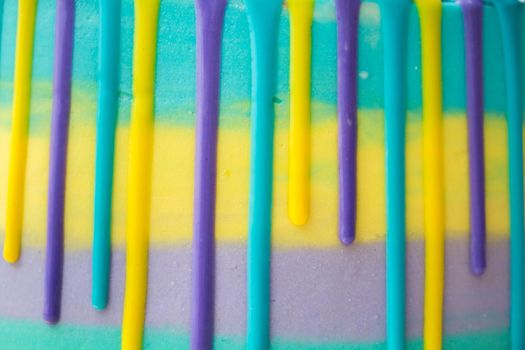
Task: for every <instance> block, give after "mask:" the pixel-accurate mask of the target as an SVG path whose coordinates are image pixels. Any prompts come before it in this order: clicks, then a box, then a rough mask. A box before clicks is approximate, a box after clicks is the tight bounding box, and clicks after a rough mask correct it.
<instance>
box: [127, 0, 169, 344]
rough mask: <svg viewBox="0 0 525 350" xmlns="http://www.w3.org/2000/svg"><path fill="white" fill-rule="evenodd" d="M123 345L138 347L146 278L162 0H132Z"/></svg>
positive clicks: (140, 337) (143, 309) (140, 339)
mask: <svg viewBox="0 0 525 350" xmlns="http://www.w3.org/2000/svg"><path fill="white" fill-rule="evenodd" d="M134 3H135V36H134V45H133V82H132V84H133V104H132V107H131V125H130V139H129V170H128V208H127V227H126V286H125V289H124V310H123V316H122V350H133V349H141V348H142V339H143V335H144V320H145V316H146V293H147V281H148V245H149V230H150V211H151V167H152V157H153V120H154V115H155V107H154V99H155V91H154V90H155V61H156V56H157V25H158V23H157V22H158V15H159V6H160V0H135V2H134Z"/></svg>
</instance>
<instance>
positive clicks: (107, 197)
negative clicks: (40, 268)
mask: <svg viewBox="0 0 525 350" xmlns="http://www.w3.org/2000/svg"><path fill="white" fill-rule="evenodd" d="M99 6H100V34H99V53H98V55H99V67H98V85H99V86H98V113H97V141H96V156H95V158H96V161H95V208H94V213H95V216H94V225H93V227H94V232H93V285H92V295H91V303H92V305H93V307H94V308H95V309H99V310H102V309H105V308H106V306H107V304H108V293H109V276H110V266H111V206H112V196H113V161H114V153H115V128H116V124H117V116H118V96H119V57H120V45H119V42H120V0H100V1H99Z"/></svg>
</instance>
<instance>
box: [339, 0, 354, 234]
mask: <svg viewBox="0 0 525 350" xmlns="http://www.w3.org/2000/svg"><path fill="white" fill-rule="evenodd" d="M335 4H336V8H337V111H338V117H337V118H338V134H339V136H338V143H339V158H338V159H339V240H340V241H341V242H342V243H343V244H350V243H352V242H353V241H354V239H355V230H356V204H357V203H356V194H357V179H356V175H357V170H356V165H357V38H358V35H357V31H358V24H359V23H358V22H359V6H360V1H359V0H338V1H336V3H335Z"/></svg>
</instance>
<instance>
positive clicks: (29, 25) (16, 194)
mask: <svg viewBox="0 0 525 350" xmlns="http://www.w3.org/2000/svg"><path fill="white" fill-rule="evenodd" d="M2 6H3V4H2ZM36 6H37V0H19V1H18V24H17V30H16V53H15V74H14V78H13V84H14V91H13V117H12V125H11V143H10V149H9V151H10V153H9V174H8V185H7V214H6V227H5V242H4V259H5V261H7V262H9V263H14V262H16V261H17V260H18V258H19V257H20V250H21V241H22V229H23V227H22V226H23V222H24V192H25V190H24V188H25V177H26V161H27V139H28V128H29V109H30V101H31V72H32V67H33V41H34V36H35V21H36Z"/></svg>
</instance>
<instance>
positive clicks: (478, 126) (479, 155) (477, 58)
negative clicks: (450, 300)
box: [460, 0, 487, 275]
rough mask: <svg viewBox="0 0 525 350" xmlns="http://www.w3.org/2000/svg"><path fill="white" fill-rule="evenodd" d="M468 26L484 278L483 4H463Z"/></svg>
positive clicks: (473, 184)
mask: <svg viewBox="0 0 525 350" xmlns="http://www.w3.org/2000/svg"><path fill="white" fill-rule="evenodd" d="M460 4H461V7H462V10H463V19H464V22H465V54H466V61H467V62H466V69H467V77H466V81H467V116H468V142H469V176H470V269H471V271H472V273H473V274H475V275H481V274H483V272H484V271H485V268H486V267H487V262H486V256H485V244H486V227H485V162H484V159H483V157H484V153H483V152H484V151H483V148H484V146H483V46H482V40H483V38H482V35H483V28H482V25H483V4H482V3H481V0H461V1H460Z"/></svg>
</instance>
